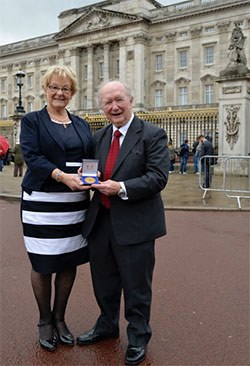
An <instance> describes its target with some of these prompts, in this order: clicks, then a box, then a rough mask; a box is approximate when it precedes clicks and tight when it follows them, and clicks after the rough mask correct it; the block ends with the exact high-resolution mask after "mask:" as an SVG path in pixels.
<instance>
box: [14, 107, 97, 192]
mask: <svg viewBox="0 0 250 366" xmlns="http://www.w3.org/2000/svg"><path fill="white" fill-rule="evenodd" d="M68 115H69V117H70V119H71V121H72V123H73V125H74V127H75V130H76V131H77V133H78V135H79V137H80V139H81V141H82V148H83V154H82V157H85V158H88V157H90V154H91V150H92V136H91V131H90V128H89V125H88V123H87V122H86V121H84V120H83V119H82V118H80V117H77V116H74V115H72V114H70V113H68ZM20 142H21V147H22V152H23V156H24V160H25V162H26V164H27V168H28V169H27V171H26V174H25V177H24V179H23V182H22V187H23V188H24V189H26V190H31V191H32V190H33V191H35V190H37V191H39V190H40V189H41V187H42V185H43V183H44V182H45V181H46V179H48V178H49V177H50V175H51V172H52V170H54V169H55V168H59V169H61V170H65V166H66V156H65V149H64V145H63V141H62V139H61V137H60V135H59V134H58V132H57V130H56V129H55V124H54V123H52V122H51V120H50V117H49V115H48V113H47V110H46V108H44V109H42V110H40V111H37V112H31V113H28V114H26V115H25V116H24V117H23V118H22V121H21V134H20ZM79 158H80V157H79ZM79 161H81V160H79Z"/></svg>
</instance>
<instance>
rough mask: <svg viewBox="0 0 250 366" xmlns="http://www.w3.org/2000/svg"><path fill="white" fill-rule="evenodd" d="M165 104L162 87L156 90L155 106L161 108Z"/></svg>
mask: <svg viewBox="0 0 250 366" xmlns="http://www.w3.org/2000/svg"><path fill="white" fill-rule="evenodd" d="M162 106H163V93H162V89H156V90H155V107H156V108H159V107H162Z"/></svg>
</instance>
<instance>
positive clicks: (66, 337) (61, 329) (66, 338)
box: [54, 321, 75, 347]
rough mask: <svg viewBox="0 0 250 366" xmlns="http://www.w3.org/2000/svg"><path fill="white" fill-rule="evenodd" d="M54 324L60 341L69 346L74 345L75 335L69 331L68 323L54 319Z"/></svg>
mask: <svg viewBox="0 0 250 366" xmlns="http://www.w3.org/2000/svg"><path fill="white" fill-rule="evenodd" d="M54 326H55V330H56V333H57V337H58V341H59V342H60V343H61V344H64V345H65V346H68V347H72V346H74V344H75V340H74V336H73V334H72V333H71V332H70V331H69V329H68V327H67V325H66V323H65V322H64V321H54ZM65 333H66V334H65Z"/></svg>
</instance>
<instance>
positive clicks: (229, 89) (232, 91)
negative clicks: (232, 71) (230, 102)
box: [222, 86, 242, 94]
mask: <svg viewBox="0 0 250 366" xmlns="http://www.w3.org/2000/svg"><path fill="white" fill-rule="evenodd" d="M222 92H223V94H237V93H241V92H242V87H241V86H228V87H225V88H223V89H222Z"/></svg>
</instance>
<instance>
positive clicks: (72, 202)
mask: <svg viewBox="0 0 250 366" xmlns="http://www.w3.org/2000/svg"><path fill="white" fill-rule="evenodd" d="M43 89H44V93H45V96H46V98H47V106H45V108H43V109H42V110H39V111H35V112H31V113H28V114H26V115H25V116H24V117H23V118H22V121H21V135H20V142H21V148H22V152H23V156H24V160H25V163H26V165H27V170H26V173H25V176H24V178H23V181H22V200H21V219H22V225H23V234H24V243H25V246H26V250H27V252H28V256H29V259H30V261H31V265H32V270H31V283H32V288H33V291H34V295H35V299H36V301H37V305H38V309H39V324H38V327H39V342H40V345H41V346H42V347H43V348H44V349H45V350H47V351H55V349H56V348H57V343H58V342H60V343H61V344H63V345H66V346H73V345H74V336H73V334H72V333H71V331H70V330H69V328H68V326H67V324H66V322H65V311H66V306H67V303H68V299H69V296H70V293H71V289H72V286H73V284H74V280H75V276H76V267H77V266H78V265H80V264H83V263H86V262H88V261H89V256H88V246H87V240H86V239H84V238H83V237H82V235H81V226H82V224H83V221H84V218H85V214H86V210H87V208H88V206H89V192H88V191H85V190H86V187H85V186H83V185H82V181H81V179H80V177H79V176H78V175H77V170H78V167H79V165H80V164H81V162H82V159H83V158H89V157H90V156H91V150H92V134H91V131H90V127H89V125H88V123H87V122H86V121H85V120H83V119H82V118H80V117H77V116H75V115H73V114H71V113H69V112H68V110H67V109H66V107H67V105H68V103H69V102H70V100H71V98H72V97H73V96H74V95H75V93H76V92H77V81H76V77H75V74H74V73H73V72H72V70H70V69H69V68H67V67H65V66H52V67H50V68H49V69H48V70H47V72H46V73H45V75H44V76H43ZM53 274H55V278H54V289H52V275H53Z"/></svg>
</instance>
